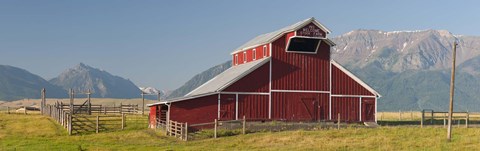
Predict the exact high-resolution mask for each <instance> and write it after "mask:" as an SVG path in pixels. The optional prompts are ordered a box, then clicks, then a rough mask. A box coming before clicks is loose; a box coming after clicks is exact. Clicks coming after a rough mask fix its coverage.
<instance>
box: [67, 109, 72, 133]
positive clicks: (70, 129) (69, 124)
mask: <svg viewBox="0 0 480 151" xmlns="http://www.w3.org/2000/svg"><path fill="white" fill-rule="evenodd" d="M67 116H68V121H67V123H68V135H72V115H71V114H70V113H69V114H67Z"/></svg>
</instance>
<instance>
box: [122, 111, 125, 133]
mask: <svg viewBox="0 0 480 151" xmlns="http://www.w3.org/2000/svg"><path fill="white" fill-rule="evenodd" d="M124 128H125V113H122V130H123V129H124Z"/></svg>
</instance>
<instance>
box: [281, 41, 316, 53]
mask: <svg viewBox="0 0 480 151" xmlns="http://www.w3.org/2000/svg"><path fill="white" fill-rule="evenodd" d="M319 45H320V39H315V38H305V37H292V38H290V41H289V42H288V45H287V51H289V52H299V53H316V52H317V48H318V46H319Z"/></svg>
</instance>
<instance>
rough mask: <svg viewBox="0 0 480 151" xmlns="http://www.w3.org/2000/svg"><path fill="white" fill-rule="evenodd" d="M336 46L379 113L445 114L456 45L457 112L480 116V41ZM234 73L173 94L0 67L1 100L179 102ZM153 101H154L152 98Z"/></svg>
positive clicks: (355, 36)
mask: <svg viewBox="0 0 480 151" xmlns="http://www.w3.org/2000/svg"><path fill="white" fill-rule="evenodd" d="M332 40H333V41H334V42H335V43H336V44H337V45H336V46H335V47H334V48H333V49H332V59H334V60H336V61H337V62H339V63H340V64H342V65H343V66H345V67H346V68H347V69H348V70H350V71H352V72H353V73H355V74H356V75H357V76H358V77H359V78H360V79H362V80H364V81H365V82H366V83H368V84H369V85H370V86H372V87H373V88H375V89H376V90H377V91H379V92H380V93H381V94H382V96H383V97H382V98H380V99H379V102H378V109H379V110H380V111H398V110H404V111H407V110H421V109H434V110H442V111H446V110H447V108H448V101H449V86H450V72H451V71H450V70H451V62H452V47H453V42H454V41H457V42H458V46H457V57H456V62H457V70H456V85H455V86H456V88H455V103H454V105H455V110H457V111H480V100H478V98H480V93H478V92H477V91H476V90H477V88H478V86H480V50H479V48H480V37H476V36H464V35H454V34H452V33H450V32H448V31H446V30H417V31H389V32H387V31H380V30H365V29H361V30H354V31H351V32H348V33H345V34H343V35H339V36H337V37H333V38H332ZM230 67H231V61H227V62H224V63H221V64H219V65H217V66H214V67H212V68H210V69H207V70H206V71H204V72H201V73H199V74H197V75H195V76H194V77H193V78H192V79H190V80H189V81H187V82H186V83H185V84H184V85H182V86H180V87H179V88H178V89H175V90H173V91H161V90H157V89H155V88H151V87H146V88H139V87H137V86H135V84H133V83H132V82H131V81H130V80H127V79H124V78H121V77H119V76H114V75H111V74H110V73H108V72H106V71H103V70H99V69H96V68H93V67H90V66H87V65H85V64H82V63H80V64H79V65H77V66H75V67H73V68H71V69H67V70H65V71H64V72H63V73H62V74H60V75H59V76H58V77H56V78H53V79H51V80H49V81H46V80H44V79H42V78H41V77H39V76H37V75H34V74H32V73H30V72H28V71H26V70H23V69H19V68H16V67H11V66H5V65H2V66H0V100H16V99H23V98H38V97H39V96H40V93H39V91H40V89H41V88H43V87H46V88H47V96H48V97H59V98H60V97H67V96H66V94H67V92H66V90H68V89H70V88H73V89H74V90H76V91H79V92H83V91H86V90H88V89H90V90H92V91H94V94H93V97H111V98H138V97H140V92H141V91H144V92H149V93H150V92H151V93H159V92H160V93H161V99H165V98H176V97H181V96H184V95H185V94H187V93H188V92H190V91H192V90H193V89H195V88H197V87H198V86H200V85H202V84H203V83H205V82H207V81H208V80H210V79H212V78H213V77H215V76H216V75H218V74H220V73H221V72H223V71H225V70H226V69H228V68H230ZM150 99H156V96H151V98H150Z"/></svg>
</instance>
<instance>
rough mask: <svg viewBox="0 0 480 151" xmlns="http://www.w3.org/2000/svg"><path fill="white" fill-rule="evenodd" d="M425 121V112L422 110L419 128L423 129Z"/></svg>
mask: <svg viewBox="0 0 480 151" xmlns="http://www.w3.org/2000/svg"><path fill="white" fill-rule="evenodd" d="M424 119H425V110H422V120H421V121H420V128H423V120H424Z"/></svg>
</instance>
